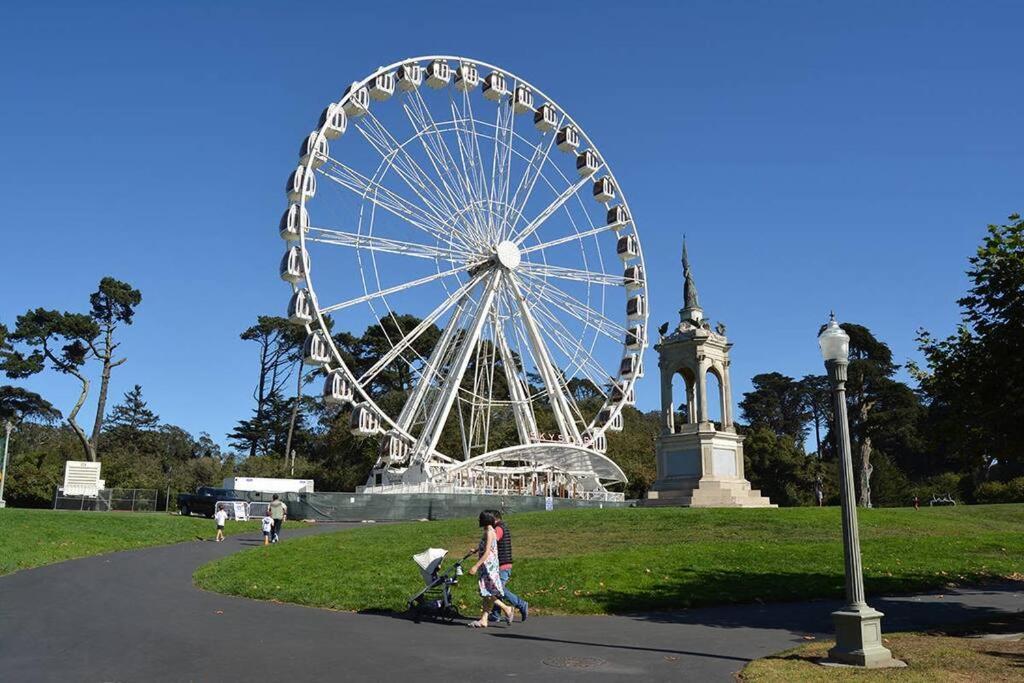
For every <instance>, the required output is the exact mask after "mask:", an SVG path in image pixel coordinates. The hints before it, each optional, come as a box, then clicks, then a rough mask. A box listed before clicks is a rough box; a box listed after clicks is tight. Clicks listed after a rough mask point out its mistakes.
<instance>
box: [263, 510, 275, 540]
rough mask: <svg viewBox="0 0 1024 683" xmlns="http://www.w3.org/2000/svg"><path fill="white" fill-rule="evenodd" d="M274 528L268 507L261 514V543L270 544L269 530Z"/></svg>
mask: <svg viewBox="0 0 1024 683" xmlns="http://www.w3.org/2000/svg"><path fill="white" fill-rule="evenodd" d="M273 530H274V518H273V517H271V516H270V510H269V509H268V510H267V511H266V513H264V515H263V545H270V532H271V531H273Z"/></svg>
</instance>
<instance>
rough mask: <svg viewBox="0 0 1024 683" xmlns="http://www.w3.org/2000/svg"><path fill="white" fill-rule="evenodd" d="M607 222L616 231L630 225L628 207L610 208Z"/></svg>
mask: <svg viewBox="0 0 1024 683" xmlns="http://www.w3.org/2000/svg"><path fill="white" fill-rule="evenodd" d="M605 224H606V225H608V226H610V227H611V229H612V230H614V231H615V232H618V231H619V230H622V229H623V228H624V227H626V226H627V225H629V212H628V211H626V207H624V206H613V207H611V208H610V209H608V214H607V216H606V219H605Z"/></svg>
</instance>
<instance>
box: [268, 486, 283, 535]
mask: <svg viewBox="0 0 1024 683" xmlns="http://www.w3.org/2000/svg"><path fill="white" fill-rule="evenodd" d="M268 512H269V513H270V518H271V519H273V520H274V533H273V535H272V537H271V539H270V542H271V543H277V542H278V541H280V540H281V526H282V525H284V520H286V519H288V506H287V505H285V504H284V501H282V500H281V499H280V497H278V495H277V494H276V493H275V494H274V497H273V499H272V500H271V501H270V506H269V508H268Z"/></svg>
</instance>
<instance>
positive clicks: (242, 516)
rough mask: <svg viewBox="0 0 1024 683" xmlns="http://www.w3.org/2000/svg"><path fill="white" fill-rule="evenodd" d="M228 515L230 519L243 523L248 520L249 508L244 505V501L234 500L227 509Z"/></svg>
mask: <svg viewBox="0 0 1024 683" xmlns="http://www.w3.org/2000/svg"><path fill="white" fill-rule="evenodd" d="M228 513H229V514H230V515H231V517H232V518H234V519H237V520H239V521H241V522H244V521H246V520H247V519H249V506H248V505H246V504H245V501H241V500H236V501H234V502H233V503H231V507H229V508H228Z"/></svg>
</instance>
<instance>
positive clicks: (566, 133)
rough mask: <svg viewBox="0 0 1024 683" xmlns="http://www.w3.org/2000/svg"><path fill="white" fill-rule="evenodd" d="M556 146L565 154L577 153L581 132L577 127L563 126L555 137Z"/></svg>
mask: <svg viewBox="0 0 1024 683" xmlns="http://www.w3.org/2000/svg"><path fill="white" fill-rule="evenodd" d="M555 144H556V145H558V149H560V150H562V151H563V152H575V151H576V148H577V147H579V146H580V132H579V131H578V130H576V126H563V127H562V128H561V129H560V130H559V131H558V135H557V136H556V137H555Z"/></svg>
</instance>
